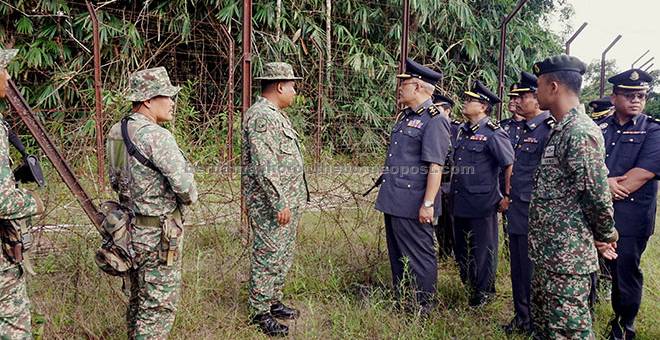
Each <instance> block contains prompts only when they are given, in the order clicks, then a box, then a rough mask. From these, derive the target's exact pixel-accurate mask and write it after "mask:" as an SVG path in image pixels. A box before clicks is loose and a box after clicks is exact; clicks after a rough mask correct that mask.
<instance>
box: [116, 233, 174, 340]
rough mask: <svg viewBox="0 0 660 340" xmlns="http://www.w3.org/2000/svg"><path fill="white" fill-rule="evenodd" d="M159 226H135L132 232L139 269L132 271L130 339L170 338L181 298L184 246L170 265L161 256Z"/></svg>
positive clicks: (129, 318) (130, 278) (128, 318)
mask: <svg viewBox="0 0 660 340" xmlns="http://www.w3.org/2000/svg"><path fill="white" fill-rule="evenodd" d="M161 232H162V231H161V228H160V227H151V226H149V227H143V226H134V227H133V230H132V232H131V237H132V243H133V248H134V249H135V253H136V261H137V263H138V269H135V270H132V271H131V272H130V273H129V282H130V297H129V304H128V312H127V314H126V321H127V324H128V338H129V339H167V336H168V334H169V333H170V330H171V329H172V324H173V323H174V317H175V314H176V307H177V303H178V301H179V295H180V294H179V291H180V288H181V250H182V248H181V247H182V243H181V241H182V240H183V235H181V237H180V238H179V256H177V258H176V259H175V261H174V263H173V264H172V265H171V266H167V265H166V264H165V263H163V262H162V261H161V260H160V259H159V256H158V248H159V245H160V241H161Z"/></svg>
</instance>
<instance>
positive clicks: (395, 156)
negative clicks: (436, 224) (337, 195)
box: [376, 99, 451, 219]
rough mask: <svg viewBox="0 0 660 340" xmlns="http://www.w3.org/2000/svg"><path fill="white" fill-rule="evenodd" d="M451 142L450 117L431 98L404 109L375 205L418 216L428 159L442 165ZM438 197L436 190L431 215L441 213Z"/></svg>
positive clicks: (392, 212)
mask: <svg viewBox="0 0 660 340" xmlns="http://www.w3.org/2000/svg"><path fill="white" fill-rule="evenodd" d="M450 143H451V142H450V139H449V119H447V117H445V116H444V115H442V114H439V112H438V110H437V109H436V108H435V106H433V103H432V102H431V99H429V100H427V101H426V102H424V103H422V105H421V106H420V107H419V108H417V109H416V110H411V109H409V108H408V109H406V110H404V111H403V112H402V113H401V115H400V117H399V119H398V120H397V122H396V123H395V124H394V128H393V129H392V133H391V135H390V145H389V147H388V150H387V158H386V160H385V168H384V169H383V183H382V184H381V187H380V190H379V192H378V198H376V209H377V210H379V211H382V212H383V213H385V214H388V215H393V216H397V217H403V218H410V219H417V218H418V217H419V208H420V207H421V206H422V203H423V201H424V194H425V193H426V178H427V176H428V166H429V163H435V164H440V165H444V163H445V159H446V157H447V152H448V150H449V147H450V145H451V144H450ZM440 197H441V191H440V190H438V194H437V195H436V197H435V202H434V211H433V213H434V217H437V216H438V215H440V213H441V211H440V210H441V204H440V202H441V200H440Z"/></svg>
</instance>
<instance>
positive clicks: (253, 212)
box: [241, 63, 309, 315]
mask: <svg viewBox="0 0 660 340" xmlns="http://www.w3.org/2000/svg"><path fill="white" fill-rule="evenodd" d="M264 73H265V74H264V76H263V77H260V78H256V79H273V80H286V79H291V80H293V79H299V78H296V77H293V70H292V68H291V66H289V65H288V64H284V63H269V64H267V65H266V69H265V72H264ZM242 138H243V140H242V148H243V150H242V152H241V155H242V163H243V165H244V167H245V168H244V171H243V173H242V175H241V180H242V182H243V194H244V195H245V202H246V203H247V207H248V215H249V220H250V225H251V228H252V232H253V234H254V241H253V243H252V259H251V273H250V286H249V294H250V295H249V300H248V303H249V306H250V309H251V312H252V313H253V314H255V315H258V314H263V313H268V312H269V311H270V306H271V304H274V303H276V302H278V301H280V300H281V299H282V288H283V286H284V280H285V278H286V275H287V272H288V271H289V268H291V264H292V262H293V255H294V248H295V240H296V229H297V227H298V222H299V221H300V216H301V215H302V210H303V207H304V204H305V201H306V199H307V198H308V195H309V194H308V193H307V186H306V181H305V174H304V163H303V157H302V154H301V151H300V144H299V139H298V133H296V131H295V130H294V129H293V127H292V126H291V121H290V120H289V118H288V116H287V115H286V113H285V112H284V111H282V110H280V109H279V108H277V107H276V106H275V105H274V104H273V103H271V102H270V101H268V100H267V99H266V98H264V97H259V98H258V99H257V101H256V102H255V103H254V104H253V105H252V106H251V107H250V109H249V110H247V112H245V117H244V122H243V136H242ZM286 207H288V208H289V209H290V210H291V221H290V222H289V223H288V224H287V225H279V224H278V222H277V213H278V212H279V211H281V210H283V209H284V208H286Z"/></svg>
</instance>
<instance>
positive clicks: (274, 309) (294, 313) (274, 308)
mask: <svg viewBox="0 0 660 340" xmlns="http://www.w3.org/2000/svg"><path fill="white" fill-rule="evenodd" d="M270 314H272V315H273V316H274V317H276V318H278V319H284V320H293V319H295V318H297V317H298V316H299V315H300V312H298V310H297V309H295V308H291V307H287V306H285V305H284V304H283V303H281V302H277V303H274V304H272V305H271V306H270Z"/></svg>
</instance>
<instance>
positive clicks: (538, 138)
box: [509, 111, 555, 235]
mask: <svg viewBox="0 0 660 340" xmlns="http://www.w3.org/2000/svg"><path fill="white" fill-rule="evenodd" d="M554 124H555V120H554V118H552V117H551V116H550V113H549V112H547V111H546V112H542V113H541V114H539V115H538V116H536V117H534V118H532V119H529V120H525V121H523V131H522V133H521V134H520V139H519V140H518V144H517V145H516V146H515V148H514V149H515V153H516V157H515V158H516V161H515V162H514V163H513V173H512V175H511V197H510V198H511V202H512V203H514V202H515V203H523V204H527V205H529V202H530V200H531V198H532V185H533V184H534V172H535V171H536V168H538V166H539V164H540V163H541V156H542V155H543V148H544V147H545V143H546V141H547V140H548V137H549V136H550V131H551V130H552V127H553V126H554ZM523 215H524V216H513V215H512V214H509V220H510V221H511V220H512V219H515V218H522V219H524V220H525V221H520V222H521V223H509V233H512V234H516V235H526V234H527V232H528V228H525V226H527V227H528V226H529V225H528V223H527V221H526V220H527V218H528V215H527V214H523Z"/></svg>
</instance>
